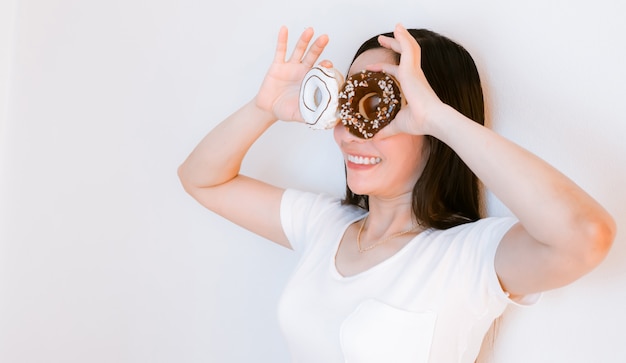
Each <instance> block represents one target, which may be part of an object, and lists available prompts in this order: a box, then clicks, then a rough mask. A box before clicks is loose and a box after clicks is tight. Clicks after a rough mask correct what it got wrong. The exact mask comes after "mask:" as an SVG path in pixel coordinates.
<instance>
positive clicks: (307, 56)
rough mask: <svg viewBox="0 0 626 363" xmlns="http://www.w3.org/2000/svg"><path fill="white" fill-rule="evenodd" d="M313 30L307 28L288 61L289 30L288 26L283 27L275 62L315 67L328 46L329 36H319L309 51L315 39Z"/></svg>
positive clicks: (279, 36) (279, 33)
mask: <svg viewBox="0 0 626 363" xmlns="http://www.w3.org/2000/svg"><path fill="white" fill-rule="evenodd" d="M313 34H314V31H313V28H307V29H305V30H304V31H303V32H302V35H300V38H299V39H298V43H297V44H296V46H295V48H294V50H293V53H292V54H291V56H290V57H289V59H288V60H286V56H287V41H288V30H287V27H286V26H282V27H281V28H280V31H279V32H278V42H277V44H276V54H275V55H274V62H276V63H284V62H285V61H286V62H289V63H303V64H305V65H306V66H308V67H313V65H314V64H315V62H317V59H318V58H319V56H320V55H321V54H322V52H323V51H324V48H326V45H328V35H326V34H324V35H321V36H319V37H318V38H317V39H316V40H315V41H314V42H313V44H312V45H311V48H310V49H309V50H308V51H307V48H308V47H309V43H310V42H311V39H313Z"/></svg>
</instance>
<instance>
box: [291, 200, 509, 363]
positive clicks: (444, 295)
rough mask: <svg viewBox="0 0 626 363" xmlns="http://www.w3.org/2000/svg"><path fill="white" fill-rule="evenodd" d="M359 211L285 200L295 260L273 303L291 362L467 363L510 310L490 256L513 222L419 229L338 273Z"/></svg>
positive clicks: (484, 221)
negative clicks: (351, 271)
mask: <svg viewBox="0 0 626 363" xmlns="http://www.w3.org/2000/svg"><path fill="white" fill-rule="evenodd" d="M366 213H367V212H366V211H364V210H363V209H360V208H358V207H355V206H349V205H341V201H340V200H339V199H337V198H333V197H330V196H328V195H323V194H314V193H307V192H300V191H296V190H292V189H290V190H287V191H285V193H284V195H283V199H282V204H281V220H282V225H283V228H284V231H285V234H286V235H287V237H288V239H289V242H290V243H291V245H292V247H293V249H294V250H295V251H297V252H298V253H300V254H301V260H300V262H299V264H298V266H297V267H296V269H295V272H294V274H293V276H292V277H291V279H290V281H289V282H288V284H287V286H286V288H285V291H284V293H283V296H282V298H281V301H280V304H279V320H280V325H281V328H282V330H283V333H284V335H285V338H286V340H287V343H288V346H289V349H290V352H291V355H292V361H293V362H298V363H300V362H311V363H321V362H324V363H334V362H358V363H369V362H372V363H374V362H375V363H381V362H393V363H402V362H413V363H426V362H429V363H441V362H446V363H454V362H459V363H472V362H474V360H475V358H476V356H477V355H478V352H479V350H480V346H481V343H482V340H483V336H484V335H485V333H486V332H487V330H488V329H489V327H490V326H491V323H492V322H493V320H494V319H495V318H497V317H498V316H499V315H500V314H502V312H503V310H504V309H505V307H506V305H507V304H509V303H512V301H511V300H510V299H509V298H508V297H507V295H506V294H505V292H504V291H503V290H502V288H501V286H500V284H499V282H498V278H497V276H496V272H495V268H494V257H495V251H496V248H497V246H498V243H499V242H500V240H501V239H502V236H503V235H504V234H505V233H506V232H507V231H508V230H509V228H510V227H511V226H512V225H513V224H514V223H515V222H516V220H515V219H513V218H486V219H482V220H479V221H477V222H474V223H468V224H464V225H460V226H457V227H454V228H450V229H447V230H435V229H429V230H426V231H424V232H422V233H420V234H419V235H417V236H416V237H415V238H413V239H412V240H411V241H410V242H409V243H408V244H407V245H406V246H405V247H404V248H403V249H401V250H400V251H399V252H397V253H396V254H395V255H393V256H392V257H390V258H389V259H387V260H385V261H383V262H382V263H380V264H378V265H376V266H374V267H372V268H370V269H368V270H366V271H364V272H361V273H359V274H357V275H354V276H349V277H344V276H342V275H341V274H340V273H339V272H338V271H337V269H336V266H335V260H334V258H335V254H336V252H337V248H338V246H339V242H340V241H341V238H342V236H343V234H344V232H345V231H346V229H347V228H348V226H349V225H350V224H352V223H354V222H355V221H357V220H359V219H361V218H363V216H364V215H365V214H366Z"/></svg>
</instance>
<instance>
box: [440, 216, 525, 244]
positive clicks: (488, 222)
mask: <svg viewBox="0 0 626 363" xmlns="http://www.w3.org/2000/svg"><path fill="white" fill-rule="evenodd" d="M515 223H517V219H516V218H513V217H487V218H482V219H479V220H477V221H474V222H469V223H464V224H461V225H458V226H455V227H452V228H448V229H445V230H435V231H433V232H432V237H433V238H439V239H448V240H454V241H461V240H473V241H475V242H476V243H481V242H482V243H489V242H491V243H494V242H495V243H496V244H497V243H499V241H500V240H502V237H504V235H505V234H506V232H507V231H508V230H509V229H511V227H512V226H513V225H514V224H515Z"/></svg>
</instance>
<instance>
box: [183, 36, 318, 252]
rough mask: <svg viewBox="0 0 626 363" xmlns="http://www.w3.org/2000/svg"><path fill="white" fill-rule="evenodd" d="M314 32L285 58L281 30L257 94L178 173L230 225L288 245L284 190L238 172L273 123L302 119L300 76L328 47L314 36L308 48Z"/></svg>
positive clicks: (187, 187)
mask: <svg viewBox="0 0 626 363" xmlns="http://www.w3.org/2000/svg"><path fill="white" fill-rule="evenodd" d="M312 37H313V30H312V29H307V30H305V31H304V32H303V33H302V35H301V37H300V39H299V41H298V43H297V45H296V47H295V49H294V51H293V54H292V55H291V57H290V58H289V59H288V60H285V56H286V51H287V49H286V48H287V29H286V28H284V27H283V28H281V30H280V33H279V37H278V44H277V47H276V55H275V57H274V61H273V63H272V65H271V67H270V69H269V71H268V73H267V75H266V77H265V79H264V81H263V84H262V85H261V88H260V89H259V93H258V94H257V96H256V97H255V98H254V99H253V100H251V101H249V102H248V103H246V104H245V105H244V106H243V107H241V108H240V109H239V110H237V111H236V112H235V113H233V114H232V115H231V116H229V117H228V118H226V119H225V120H224V121H222V122H221V123H220V124H219V125H218V126H216V127H215V128H214V129H213V130H212V131H211V132H210V133H209V134H208V135H206V136H205V137H204V138H203V139H202V141H200V143H199V144H198V145H197V146H196V148H195V149H194V150H193V151H192V152H191V154H190V155H189V156H188V157H187V159H186V160H185V161H184V162H183V164H182V165H181V166H180V167H179V169H178V175H179V178H180V180H181V182H182V184H183V187H184V188H185V190H186V191H187V192H188V193H189V194H190V195H191V196H193V197H194V198H195V199H196V200H198V202H200V203H201V204H202V205H204V206H205V207H207V208H208V209H210V210H212V211H214V212H216V213H218V214H219V215H221V216H223V217H225V218H227V219H229V220H231V221H232V222H234V223H236V224H238V225H240V226H242V227H244V228H246V229H248V230H250V231H252V232H254V233H256V234H259V235H260V236H263V237H265V238H268V239H269V240H271V241H274V242H276V243H278V244H280V245H283V246H286V247H290V245H289V242H288V241H287V238H286V236H285V235H284V232H283V229H282V227H281V223H280V201H281V197H282V194H283V190H282V189H280V188H277V187H275V186H272V185H269V184H266V183H264V182H261V181H258V180H255V179H252V178H248V177H245V176H243V175H240V174H239V171H240V168H241V163H242V161H243V159H244V157H245V155H246V153H247V152H248V150H249V149H250V147H251V146H252V144H253V143H254V142H255V141H256V140H257V139H258V138H259V137H260V136H261V135H262V134H263V133H264V132H265V131H266V130H267V129H268V128H269V127H271V125H273V124H274V123H275V122H276V121H277V120H279V119H281V120H285V121H292V120H301V116H300V113H299V111H298V94H299V87H300V82H301V80H302V78H303V76H304V74H305V73H306V72H307V71H308V70H309V69H310V68H311V66H313V64H314V63H315V62H316V61H317V59H318V57H319V56H320V54H321V53H322V51H323V49H324V47H325V46H326V44H327V43H328V38H327V37H326V36H321V37H319V38H318V39H317V40H316V41H315V42H314V43H313V44H312V45H311V47H310V49H308V50H307V48H308V46H309V43H310V41H311V39H312Z"/></svg>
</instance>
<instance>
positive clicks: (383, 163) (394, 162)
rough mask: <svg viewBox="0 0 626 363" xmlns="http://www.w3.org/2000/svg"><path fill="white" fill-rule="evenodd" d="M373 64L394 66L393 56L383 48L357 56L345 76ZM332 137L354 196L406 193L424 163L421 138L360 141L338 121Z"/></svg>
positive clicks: (395, 136)
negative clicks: (339, 150)
mask: <svg viewBox="0 0 626 363" xmlns="http://www.w3.org/2000/svg"><path fill="white" fill-rule="evenodd" d="M374 63H394V64H395V55H394V53H393V52H392V51H390V50H387V49H384V48H378V49H371V50H368V51H366V52H364V53H363V54H361V55H360V56H359V57H357V59H356V60H355V61H354V63H353V64H352V66H351V67H350V70H349V74H354V73H356V72H359V71H361V70H363V69H365V66H366V65H368V64H374ZM392 122H393V121H392ZM334 136H335V142H336V143H337V145H338V146H339V148H340V149H341V152H342V154H343V157H344V161H345V163H346V170H347V183H348V186H349V187H350V190H352V192H353V193H355V194H360V195H369V196H370V197H372V196H376V197H381V198H394V197H397V196H400V195H402V194H406V193H410V192H411V191H412V190H413V186H414V185H415V183H416V182H417V179H418V178H419V177H420V175H421V173H422V170H423V168H424V165H425V162H426V160H427V158H426V156H425V154H426V152H425V151H424V150H427V148H425V147H424V146H425V144H426V138H425V137H424V136H415V135H408V134H396V135H393V136H390V137H387V138H380V137H379V136H378V135H376V136H374V137H372V138H370V139H361V138H359V137H356V136H354V135H352V134H351V133H350V132H349V131H348V130H347V128H346V127H345V126H344V125H343V124H342V123H341V122H340V123H338V124H337V126H336V127H335V130H334Z"/></svg>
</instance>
